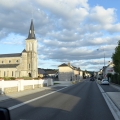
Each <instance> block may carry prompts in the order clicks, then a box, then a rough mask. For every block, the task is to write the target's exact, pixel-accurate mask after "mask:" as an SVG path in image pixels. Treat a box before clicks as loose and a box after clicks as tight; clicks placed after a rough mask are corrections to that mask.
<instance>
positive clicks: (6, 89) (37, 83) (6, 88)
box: [0, 79, 53, 94]
mask: <svg viewBox="0 0 120 120" xmlns="http://www.w3.org/2000/svg"><path fill="white" fill-rule="evenodd" d="M50 85H53V80H52V79H45V80H23V79H21V80H9V81H4V80H0V93H1V94H7V93H11V92H19V91H24V90H28V89H35V88H40V87H44V86H50Z"/></svg>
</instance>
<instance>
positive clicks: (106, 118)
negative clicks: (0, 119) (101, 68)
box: [0, 80, 114, 120]
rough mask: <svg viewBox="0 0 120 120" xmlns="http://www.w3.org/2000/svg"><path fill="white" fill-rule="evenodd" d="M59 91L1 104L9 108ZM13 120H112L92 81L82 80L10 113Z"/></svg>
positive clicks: (28, 96) (41, 93)
mask: <svg viewBox="0 0 120 120" xmlns="http://www.w3.org/2000/svg"><path fill="white" fill-rule="evenodd" d="M59 89H61V87H60V88H59V87H57V88H54V89H52V90H46V91H42V92H38V93H34V94H31V95H27V96H24V97H20V98H17V99H9V100H5V101H2V102H0V106H6V107H8V108H9V107H11V106H14V105H17V104H20V103H24V102H25V101H28V100H30V99H33V98H36V97H39V96H42V95H44V94H48V93H50V92H53V91H55V90H59ZM10 114H11V118H12V120H114V118H113V116H112V114H111V112H110V110H109V108H108V106H107V104H106V102H105V100H104V98H103V96H102V94H101V92H100V90H99V88H98V86H97V84H96V82H95V81H89V80H85V81H83V82H80V83H78V84H75V85H73V86H70V87H68V88H65V89H63V90H61V91H58V92H55V93H53V94H50V95H48V96H45V97H43V98H40V99H37V100H35V101H33V102H29V103H27V104H25V105H23V106H20V107H17V108H14V109H12V110H10Z"/></svg>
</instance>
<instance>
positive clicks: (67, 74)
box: [58, 63, 83, 81]
mask: <svg viewBox="0 0 120 120" xmlns="http://www.w3.org/2000/svg"><path fill="white" fill-rule="evenodd" d="M58 68H59V70H58V79H59V80H60V81H72V80H79V79H82V74H83V73H82V71H81V70H80V68H76V67H74V66H72V65H70V63H68V64H66V63H63V64H61V65H59V66H58Z"/></svg>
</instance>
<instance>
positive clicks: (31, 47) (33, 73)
mask: <svg viewBox="0 0 120 120" xmlns="http://www.w3.org/2000/svg"><path fill="white" fill-rule="evenodd" d="M26 52H27V72H28V76H29V77H32V78H35V77H38V62H37V40H36V37H35V31H34V24H33V20H31V25H30V29H29V33H28V38H27V39H26Z"/></svg>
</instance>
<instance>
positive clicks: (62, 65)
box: [58, 63, 68, 67]
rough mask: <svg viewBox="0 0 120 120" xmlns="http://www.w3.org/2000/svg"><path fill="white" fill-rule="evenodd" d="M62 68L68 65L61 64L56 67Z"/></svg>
mask: <svg viewBox="0 0 120 120" xmlns="http://www.w3.org/2000/svg"><path fill="white" fill-rule="evenodd" d="M64 66H68V65H67V64H65V63H63V64H61V65H59V66H58V67H64Z"/></svg>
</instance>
